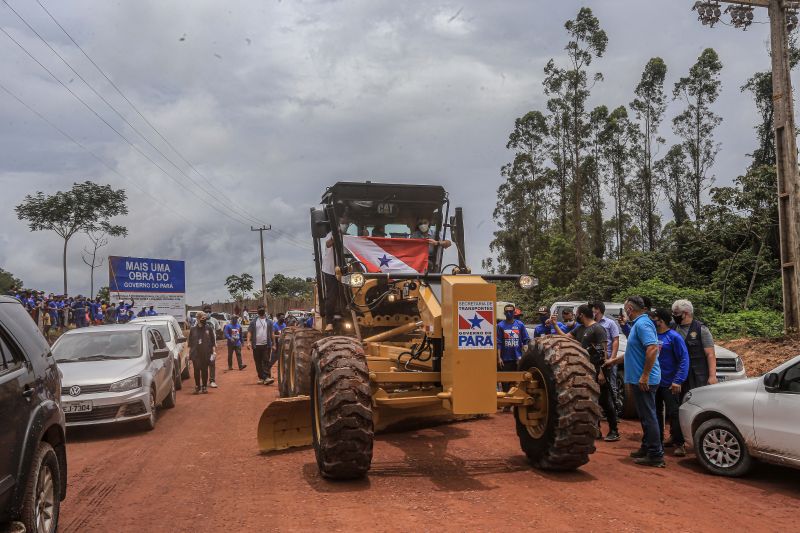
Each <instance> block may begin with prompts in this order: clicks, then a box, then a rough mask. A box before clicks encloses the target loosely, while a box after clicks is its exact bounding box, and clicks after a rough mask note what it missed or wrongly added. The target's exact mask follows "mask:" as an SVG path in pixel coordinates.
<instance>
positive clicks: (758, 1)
mask: <svg viewBox="0 0 800 533" xmlns="http://www.w3.org/2000/svg"><path fill="white" fill-rule="evenodd" d="M720 3H723V4H730V5H729V6H728V7H727V8H726V9H725V13H726V14H727V13H730V15H731V22H732V24H733V26H736V27H739V28H743V29H747V27H748V26H750V24H751V23H752V20H753V8H754V7H765V8H767V11H768V13H769V20H770V37H771V38H770V42H771V55H772V102H773V106H774V124H773V127H774V132H775V159H776V172H777V175H778V228H779V234H780V245H781V250H780V252H781V257H780V260H781V277H782V279H783V326H784V330H785V332H786V333H797V332H800V180H798V168H797V140H796V135H795V126H794V102H793V97H792V80H791V77H790V74H791V65H790V63H789V32H790V31H792V30H793V29H794V28H795V27H796V26H797V9H798V7H800V2H797V1H789V0H747V1H744V0H742V1H736V0H713V1H703V2H700V1H699V2H696V3H695V4H694V7H693V8H692V9H693V10H695V11H697V12H698V14H699V16H700V21H701V22H702V23H703V24H707V25H710V26H713V25H714V24H715V23H716V22H718V21H719V19H720V15H721V10H720Z"/></svg>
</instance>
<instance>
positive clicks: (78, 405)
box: [64, 401, 92, 413]
mask: <svg viewBox="0 0 800 533" xmlns="http://www.w3.org/2000/svg"><path fill="white" fill-rule="evenodd" d="M91 410H92V402H90V401H86V402H66V403H64V412H65V413H88V412H89V411H91Z"/></svg>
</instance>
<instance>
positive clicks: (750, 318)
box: [705, 310, 783, 339]
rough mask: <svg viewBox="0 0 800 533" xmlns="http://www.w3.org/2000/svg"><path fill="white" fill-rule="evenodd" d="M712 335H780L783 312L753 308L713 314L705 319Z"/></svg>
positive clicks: (726, 336)
mask: <svg viewBox="0 0 800 533" xmlns="http://www.w3.org/2000/svg"><path fill="white" fill-rule="evenodd" d="M705 322H706V324H707V325H708V327H709V329H710V330H711V331H712V332H713V334H714V337H715V338H718V339H726V338H727V339H731V338H737V337H780V336H781V335H782V334H783V313H782V312H779V311H766V310H753V311H738V312H736V313H724V314H715V315H712V316H710V317H708V318H707V319H706V320H705Z"/></svg>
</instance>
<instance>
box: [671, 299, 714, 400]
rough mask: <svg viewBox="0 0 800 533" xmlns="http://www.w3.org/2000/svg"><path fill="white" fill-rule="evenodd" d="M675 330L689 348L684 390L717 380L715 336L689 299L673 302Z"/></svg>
mask: <svg viewBox="0 0 800 533" xmlns="http://www.w3.org/2000/svg"><path fill="white" fill-rule="evenodd" d="M672 320H673V321H674V322H675V331H677V332H678V333H680V335H681V337H683V340H685V341H686V348H688V350H689V376H688V377H687V379H686V381H685V382H684V392H686V391H690V390H692V389H695V388H697V387H702V386H704V385H713V384H714V383H716V382H717V355H716V353H715V352H714V338H713V337H712V336H711V332H710V331H709V330H708V328H707V327H706V326H705V325H704V324H703V323H702V322H700V321H699V320H697V319H695V318H694V306H693V305H692V302H690V301H689V300H675V302H674V303H673V304H672Z"/></svg>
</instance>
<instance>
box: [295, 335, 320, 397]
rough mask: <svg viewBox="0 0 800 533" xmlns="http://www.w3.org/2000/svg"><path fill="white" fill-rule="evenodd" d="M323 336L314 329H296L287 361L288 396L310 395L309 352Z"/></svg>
mask: <svg viewBox="0 0 800 533" xmlns="http://www.w3.org/2000/svg"><path fill="white" fill-rule="evenodd" d="M324 336H325V334H324V333H322V332H321V331H317V330H316V329H298V330H297V331H295V334H294V337H293V338H292V344H291V350H290V354H291V355H290V359H289V366H288V368H287V369H288V372H289V394H290V395H291V396H300V395H303V396H308V395H309V394H311V351H312V350H313V348H314V343H315V342H317V341H318V340H320V339H321V338H323V337H324Z"/></svg>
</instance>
